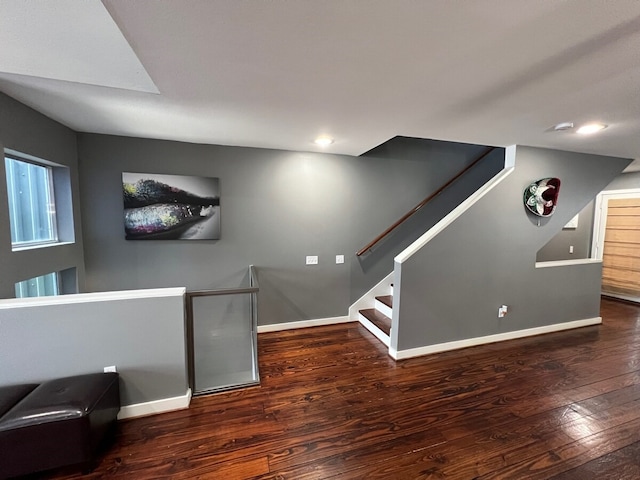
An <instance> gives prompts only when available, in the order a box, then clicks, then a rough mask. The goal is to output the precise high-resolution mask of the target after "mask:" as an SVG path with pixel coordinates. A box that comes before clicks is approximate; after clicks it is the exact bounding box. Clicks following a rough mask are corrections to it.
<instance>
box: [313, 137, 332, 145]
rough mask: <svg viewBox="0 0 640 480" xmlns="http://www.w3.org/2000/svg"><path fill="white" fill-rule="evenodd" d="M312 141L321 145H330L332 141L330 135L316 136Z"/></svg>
mask: <svg viewBox="0 0 640 480" xmlns="http://www.w3.org/2000/svg"><path fill="white" fill-rule="evenodd" d="M314 143H315V144H316V145H319V146H321V147H326V146H327V145H331V144H332V143H333V138H331V137H324V136H323V137H318V138H316V139H315V140H314Z"/></svg>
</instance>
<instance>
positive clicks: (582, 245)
mask: <svg viewBox="0 0 640 480" xmlns="http://www.w3.org/2000/svg"><path fill="white" fill-rule="evenodd" d="M638 188H640V172H629V173H621V174H620V175H618V176H617V177H616V178H615V179H613V181H612V182H611V183H610V184H609V185H607V186H606V187H605V188H604V191H606V190H627V189H638ZM594 209H595V201H593V202H589V204H587V206H586V207H585V208H584V209H583V210H582V211H581V212H580V220H579V222H578V228H577V229H575V230H571V229H569V230H567V229H564V230H562V231H560V232H559V233H558V235H556V236H555V237H553V238H552V239H551V240H550V241H549V243H547V244H546V245H545V246H544V247H542V249H540V251H539V252H538V256H537V259H538V261H539V262H548V261H552V260H573V259H577V258H588V257H589V256H590V255H591V242H592V240H593V222H594ZM569 245H573V246H574V254H573V255H571V254H569Z"/></svg>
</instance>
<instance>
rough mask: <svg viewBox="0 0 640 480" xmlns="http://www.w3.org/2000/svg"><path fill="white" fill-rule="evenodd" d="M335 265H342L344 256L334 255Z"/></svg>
mask: <svg viewBox="0 0 640 480" xmlns="http://www.w3.org/2000/svg"><path fill="white" fill-rule="evenodd" d="M336 263H344V255H336Z"/></svg>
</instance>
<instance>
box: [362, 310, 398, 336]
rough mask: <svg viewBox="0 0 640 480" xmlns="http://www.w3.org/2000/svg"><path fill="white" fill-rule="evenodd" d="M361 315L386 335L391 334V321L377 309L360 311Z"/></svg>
mask: <svg viewBox="0 0 640 480" xmlns="http://www.w3.org/2000/svg"><path fill="white" fill-rule="evenodd" d="M360 313H361V314H362V315H363V316H364V317H365V318H366V319H367V320H369V321H370V322H371V323H373V324H374V325H375V326H376V327H378V328H379V329H380V330H382V331H383V332H384V334H385V335H390V334H391V319H390V318H389V317H387V316H386V315H385V314H384V313H380V312H379V311H378V310H376V309H375V308H367V309H365V310H360Z"/></svg>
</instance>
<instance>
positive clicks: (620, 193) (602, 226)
mask: <svg viewBox="0 0 640 480" xmlns="http://www.w3.org/2000/svg"><path fill="white" fill-rule="evenodd" d="M619 198H640V188H628V189H624V190H605V191H603V192H601V193H600V194H599V195H598V196H597V197H596V206H595V212H594V215H593V235H592V241H591V258H594V259H597V260H602V251H603V245H604V234H605V231H606V229H607V211H608V210H609V200H613V199H619Z"/></svg>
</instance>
